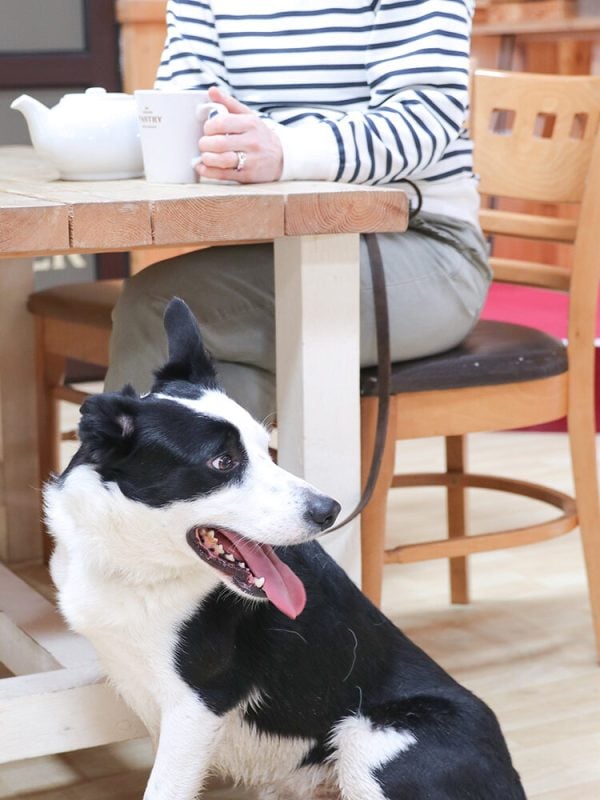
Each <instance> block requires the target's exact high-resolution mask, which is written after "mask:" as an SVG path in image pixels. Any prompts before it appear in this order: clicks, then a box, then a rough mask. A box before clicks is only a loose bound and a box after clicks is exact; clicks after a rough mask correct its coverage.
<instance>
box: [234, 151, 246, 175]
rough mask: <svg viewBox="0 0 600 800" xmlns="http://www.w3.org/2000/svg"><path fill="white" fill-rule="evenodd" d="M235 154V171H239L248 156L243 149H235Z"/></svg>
mask: <svg viewBox="0 0 600 800" xmlns="http://www.w3.org/2000/svg"><path fill="white" fill-rule="evenodd" d="M235 154H236V156H237V164H236V167H235V169H236V171H237V172H241V171H242V170H243V169H244V164H245V163H246V159H247V158H248V154H247V153H244V151H243V150H236V151H235Z"/></svg>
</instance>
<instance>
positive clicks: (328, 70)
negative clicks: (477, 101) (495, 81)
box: [156, 0, 474, 188]
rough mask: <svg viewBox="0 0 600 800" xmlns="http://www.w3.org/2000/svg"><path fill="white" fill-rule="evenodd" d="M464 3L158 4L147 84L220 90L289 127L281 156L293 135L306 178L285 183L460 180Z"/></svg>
mask: <svg viewBox="0 0 600 800" xmlns="http://www.w3.org/2000/svg"><path fill="white" fill-rule="evenodd" d="M473 4H474V0H379V1H375V0H373V1H372V0H338V5H337V6H331V7H326V6H324V4H323V2H322V1H321V0H301V2H298V0H253V2H252V3H249V2H248V0H169V4H168V10H167V22H168V36H167V42H166V46H165V50H164V54H163V58H162V61H161V65H160V68H159V72H158V76H157V83H156V86H157V88H162V87H165V88H166V87H167V86H168V85H170V86H172V85H175V86H176V87H177V88H189V89H191V88H197V89H206V88H208V87H210V86H213V85H218V86H220V87H221V88H222V89H224V90H226V91H228V92H230V93H232V94H233V95H235V96H236V97H237V98H238V99H239V100H241V101H242V102H243V103H246V104H247V105H248V106H250V107H251V108H252V109H254V110H255V111H256V112H257V113H260V114H262V115H264V116H265V117H267V118H269V119H270V120H272V121H273V123H274V124H275V127H276V128H280V126H285V127H286V128H287V129H288V131H287V132H286V133H285V134H284V136H282V140H283V143H284V155H285V151H286V143H287V145H288V150H290V151H291V149H292V148H291V144H290V141H287V140H286V136H288V135H291V134H292V130H293V133H294V134H296V132H297V133H298V134H299V136H295V135H294V136H293V138H292V141H293V142H294V143H295V144H296V145H300V143H302V144H303V145H304V146H305V147H308V149H309V151H310V150H311V148H312V150H313V151H314V152H313V155H312V158H311V157H310V156H309V158H308V162H309V166H308V167H306V168H305V169H308V171H309V172H310V174H295V173H294V174H293V175H289V174H288V176H287V177H295V178H300V177H304V178H307V179H328V180H339V181H345V182H356V183H367V184H386V183H392V182H394V181H398V180H400V179H402V178H411V179H413V180H417V181H419V182H421V181H424V182H427V183H429V182H434V181H435V182H439V181H443V182H454V181H460V179H463V180H462V181H461V183H464V178H471V177H472V157H471V143H470V141H469V139H468V137H467V136H466V135H465V132H464V121H465V116H466V112H467V107H468V83H469V37H470V27H471V17H472V12H473ZM321 152H322V153H323V154H324V155H325V154H326V156H327V164H325V163H324V162H323V163H322V164H320V163H319V160H320V159H319V154H320V153H321ZM288 156H289V157H292V156H291V153H288ZM332 161H333V163H331V162H332ZM311 163H312V167H311V166H310V164H311ZM288 172H289V170H288ZM315 172H316V173H318V174H315ZM448 188H450V187H448Z"/></svg>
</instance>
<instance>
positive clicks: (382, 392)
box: [325, 180, 423, 533]
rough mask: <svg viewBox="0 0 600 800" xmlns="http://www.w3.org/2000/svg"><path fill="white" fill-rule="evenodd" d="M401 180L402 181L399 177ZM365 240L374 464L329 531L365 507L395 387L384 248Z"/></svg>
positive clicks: (380, 455)
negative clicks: (373, 372) (373, 350)
mask: <svg viewBox="0 0 600 800" xmlns="http://www.w3.org/2000/svg"><path fill="white" fill-rule="evenodd" d="M399 182H400V181H399ZM402 183H407V184H408V185H409V186H411V187H412V189H413V190H414V192H415V194H416V198H417V202H416V206H415V207H414V208H412V209H411V211H410V213H409V219H412V218H413V217H414V216H416V215H417V214H418V213H419V211H420V210H421V205H422V203H423V198H422V195H421V192H420V190H419V187H418V186H416V185H415V184H414V183H413V182H412V181H408V180H404V181H402ZM364 238H365V242H366V245H367V252H368V254H369V267H370V271H371V282H372V286H373V307H374V311H375V339H376V344H377V386H378V392H377V422H376V424H375V441H374V444H373V455H372V457H371V466H370V467H369V474H368V476H367V480H366V482H365V486H364V489H363V492H362V495H361V498H360V500H359V501H358V505H357V506H356V507H355V508H354V510H353V511H351V512H350V514H348V516H347V517H345V518H344V519H343V520H342V521H341V522H338V523H337V524H336V525H334V526H333V528H328V529H327V531H325V532H326V533H333V531H337V530H339V529H340V528H343V527H344V525H347V524H348V523H349V522H352V520H353V519H355V518H356V517H357V516H358V515H359V514H360V513H361V512H362V511H363V510H364V508H365V506H366V505H367V503H368V502H369V500H370V499H371V496H372V494H373V490H374V489H375V484H376V483H377V478H378V477H379V470H380V469H381V463H382V461H383V451H384V449H385V440H386V437H387V429H388V423H389V418H390V395H391V388H392V355H391V348H390V319H389V313H388V302H387V288H386V283H385V272H384V269H383V259H382V257H381V249H380V247H379V242H378V241H377V235H376V234H375V233H365V234H364Z"/></svg>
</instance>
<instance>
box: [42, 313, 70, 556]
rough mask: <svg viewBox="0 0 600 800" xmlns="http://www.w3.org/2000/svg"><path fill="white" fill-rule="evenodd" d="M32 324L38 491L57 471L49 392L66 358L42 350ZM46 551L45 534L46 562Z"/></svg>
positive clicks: (55, 422) (56, 430) (55, 418)
mask: <svg viewBox="0 0 600 800" xmlns="http://www.w3.org/2000/svg"><path fill="white" fill-rule="evenodd" d="M35 324H36V392H37V422H38V448H39V461H38V475H39V487H40V489H41V487H42V486H43V484H44V483H45V482H46V481H47V480H48V478H49V477H50V475H51V473H53V472H58V470H59V468H60V421H59V415H58V402H57V401H56V399H55V398H54V396H53V390H54V389H55V388H56V387H57V386H60V385H61V384H62V382H63V380H64V376H65V366H66V359H65V358H63V357H62V356H57V355H53V354H50V353H47V352H46V351H45V346H44V323H43V320H41V319H38V318H36V321H35ZM40 498H41V494H40ZM42 513H43V512H42ZM50 551H51V541H50V538H49V537H48V535H47V533H46V534H45V536H44V558H45V560H46V561H47V560H48V558H49V556H50Z"/></svg>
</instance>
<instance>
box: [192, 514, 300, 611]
mask: <svg viewBox="0 0 600 800" xmlns="http://www.w3.org/2000/svg"><path fill="white" fill-rule="evenodd" d="M187 540H188V544H189V545H190V547H191V548H192V550H194V552H195V553H196V554H197V555H198V556H200V558H201V559H202V560H203V561H205V562H206V563H207V564H209V565H210V566H211V567H213V568H214V569H216V570H218V571H219V572H220V573H221V574H222V575H225V576H226V577H227V578H228V579H229V580H230V581H231V582H232V583H233V584H234V585H235V586H236V588H237V589H239V590H240V591H242V592H243V593H244V594H247V595H249V596H250V597H261V598H265V597H266V598H268V599H269V600H270V601H271V603H273V605H274V606H276V607H277V608H278V609H279V610H280V611H281V612H282V613H283V614H285V615H286V616H288V617H290V618H291V619H295V618H296V617H297V616H298V615H299V614H300V613H301V612H302V610H303V609H304V606H305V605H306V592H305V590H304V585H303V584H302V581H301V580H300V578H298V576H297V575H296V574H295V573H294V572H292V570H291V569H290V568H289V567H288V566H287V564H284V562H283V561H282V560H281V559H280V558H279V557H278V556H277V555H276V553H275V551H274V550H273V548H272V547H269V546H268V545H266V544H259V543H258V542H254V541H250V540H249V539H245V538H244V537H243V536H240V535H239V534H237V533H234V532H233V531H230V530H224V529H223V528H209V527H202V526H197V527H195V528H192V529H191V530H189V531H188V533H187Z"/></svg>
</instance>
